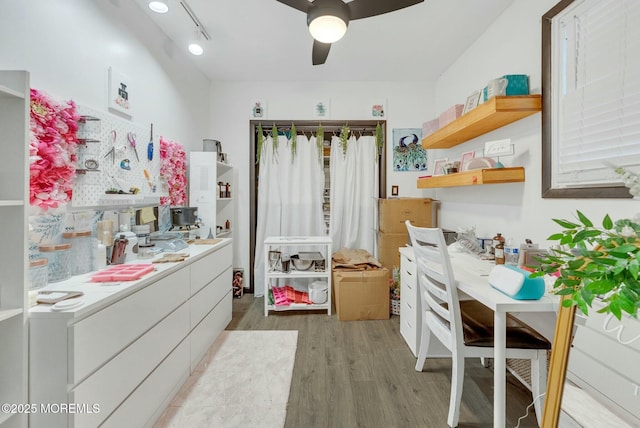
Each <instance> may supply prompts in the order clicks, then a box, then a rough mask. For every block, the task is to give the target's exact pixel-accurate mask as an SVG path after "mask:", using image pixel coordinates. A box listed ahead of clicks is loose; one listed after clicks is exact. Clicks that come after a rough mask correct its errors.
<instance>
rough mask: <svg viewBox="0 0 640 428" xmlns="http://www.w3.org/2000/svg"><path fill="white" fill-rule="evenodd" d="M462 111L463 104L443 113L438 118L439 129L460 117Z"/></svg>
mask: <svg viewBox="0 0 640 428" xmlns="http://www.w3.org/2000/svg"><path fill="white" fill-rule="evenodd" d="M463 109H464V104H456V105H454V106H451V107H449V108H448V109H446V110H445V111H443V112H442V113H441V114H440V117H439V118H438V124H439V126H440V128H442V127H443V126H446V125H448V124H450V123H451V122H453V121H454V120H456V119H457V118H459V117H460V116H462V110H463Z"/></svg>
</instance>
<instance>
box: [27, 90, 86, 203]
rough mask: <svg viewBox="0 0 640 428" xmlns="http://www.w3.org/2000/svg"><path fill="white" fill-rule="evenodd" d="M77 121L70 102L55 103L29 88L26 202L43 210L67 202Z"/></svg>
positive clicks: (71, 182)
mask: <svg viewBox="0 0 640 428" xmlns="http://www.w3.org/2000/svg"><path fill="white" fill-rule="evenodd" d="M79 119H80V116H79V115H78V113H77V112H76V105H75V103H74V102H73V101H57V100H55V99H53V98H51V97H50V96H49V95H47V94H45V93H44V92H41V91H38V90H36V89H31V102H30V128H31V136H30V142H29V164H30V165H29V170H30V180H29V181H30V186H29V202H30V204H31V205H32V206H37V207H40V208H42V209H43V210H44V211H46V210H48V209H49V208H57V207H58V206H60V205H64V204H66V203H68V202H69V201H71V196H72V187H73V178H74V177H75V175H76V167H75V162H76V148H77V144H78V138H77V131H78V120H79Z"/></svg>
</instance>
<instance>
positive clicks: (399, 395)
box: [227, 294, 537, 428]
mask: <svg viewBox="0 0 640 428" xmlns="http://www.w3.org/2000/svg"><path fill="white" fill-rule="evenodd" d="M263 304H264V302H263V299H262V298H254V296H253V295H252V294H247V295H245V296H243V297H242V298H241V299H234V301H233V319H232V321H231V324H230V325H229V326H228V327H227V330H297V331H298V332H299V333H298V348H297V351H296V360H295V365H294V368H293V380H292V382H291V391H290V394H289V404H288V408H287V420H286V425H285V427H287V428H299V427H305V428H306V427H336V428H351V427H366V428H378V427H380V428H389V427H407V428H409V427H411V428H418V427H419V428H431V427H446V426H447V411H448V406H449V392H450V380H451V362H450V360H449V359H433V360H427V363H426V364H425V368H424V370H423V372H422V373H418V372H416V371H415V370H414V366H415V362H416V359H415V357H414V356H413V354H411V351H410V350H409V348H408V346H407V345H406V343H405V342H404V340H403V339H402V337H401V336H400V325H399V317H398V316H392V317H391V318H390V319H389V320H381V321H339V320H338V318H337V317H336V315H335V314H334V315H333V316H331V317H329V316H327V314H326V312H307V311H300V312H280V313H275V314H274V313H273V312H271V313H270V315H269V316H268V317H265V316H264V313H263ZM237 361H238V363H239V364H241V363H242V356H238V359H237ZM466 364H467V368H466V377H465V382H464V391H463V394H462V405H461V408H460V424H459V425H458V426H459V427H460V428H465V427H467V428H469V427H475V428H479V427H487V428H489V427H491V426H492V421H493V413H492V408H493V405H492V400H493V398H492V397H493V393H492V389H493V371H492V370H491V369H487V368H484V367H482V366H481V364H480V361H479V360H475V359H467V361H466ZM277 369H278V368H277V367H271V366H270V365H269V361H265V362H264V370H277ZM531 399H532V398H531V394H530V393H529V391H528V390H527V389H526V388H525V387H524V386H522V385H521V384H520V383H519V381H518V380H516V379H515V378H514V377H513V376H511V375H509V376H508V378H507V426H508V427H515V426H516V424H517V421H518V418H519V417H520V416H523V415H524V414H525V412H526V410H525V409H526V407H527V405H529V403H530V402H531ZM520 427H521V428H524V427H537V424H536V419H535V416H534V415H533V409H531V410H530V412H529V416H528V417H527V418H525V419H523V420H522V422H521V423H520Z"/></svg>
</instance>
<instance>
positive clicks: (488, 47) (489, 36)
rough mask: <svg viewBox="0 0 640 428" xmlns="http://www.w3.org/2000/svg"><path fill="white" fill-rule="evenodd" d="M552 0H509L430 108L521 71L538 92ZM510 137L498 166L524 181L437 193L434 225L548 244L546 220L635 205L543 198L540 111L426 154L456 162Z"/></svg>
mask: <svg viewBox="0 0 640 428" xmlns="http://www.w3.org/2000/svg"><path fill="white" fill-rule="evenodd" d="M556 3H557V0H541V1H535V2H533V1H528V0H516V1H515V2H514V3H513V5H512V6H511V7H509V8H508V9H507V10H506V11H505V12H504V13H503V14H502V16H500V17H499V18H498V19H497V20H496V22H495V23H494V24H492V25H491V26H489V27H488V28H487V31H486V32H485V34H484V35H482V36H481V37H480V38H479V39H478V40H477V41H476V42H475V43H474V44H473V45H472V46H470V47H469V48H468V49H467V51H466V52H465V53H464V54H463V55H462V56H461V57H460V58H459V59H458V60H457V61H456V62H455V63H454V64H453V65H452V66H451V67H449V68H448V69H447V70H446V72H445V73H444V74H443V75H442V76H441V77H440V78H439V79H438V81H437V83H436V111H438V112H439V111H442V110H444V109H446V108H447V107H448V106H451V105H453V104H456V103H463V102H464V100H465V99H466V97H467V95H469V94H470V93H471V92H473V91H474V90H475V89H479V88H482V87H484V86H485V85H486V82H487V81H488V80H490V79H492V78H495V77H499V76H502V75H505V74H528V75H529V79H530V82H529V85H530V89H531V92H532V93H540V92H541V59H540V58H541V16H542V15H543V14H544V13H545V12H547V11H548V10H549V9H551V7H552V6H554V5H555V4H556ZM502 138H511V139H512V143H513V144H514V145H515V155H514V156H505V157H502V158H500V160H501V162H502V163H504V164H505V166H520V165H521V166H524V167H525V175H526V182H524V183H510V184H496V185H487V186H481V187H460V188H447V189H439V190H437V192H436V198H437V199H439V200H440V201H442V203H441V209H440V214H441V217H440V218H441V225H442V226H443V227H447V228H451V229H456V228H457V227H458V226H470V225H475V226H476V229H477V233H478V235H481V236H487V237H491V236H493V235H495V233H496V232H502V234H503V235H504V236H506V237H507V238H509V237H513V238H514V239H516V240H517V241H518V242H521V241H523V240H524V239H525V238H531V239H533V240H534V242H540V243H541V244H542V245H543V246H545V245H547V244H548V243H547V242H546V238H547V237H548V236H549V235H551V234H552V233H555V232H556V231H557V227H556V226H555V223H553V222H552V221H551V219H552V218H571V217H572V216H573V213H575V210H576V209H579V210H581V211H582V212H584V213H585V214H586V215H587V216H589V217H591V218H592V219H594V220H597V222H598V223H599V222H600V220H601V219H602V217H604V214H605V213H609V214H610V215H611V216H612V218H618V217H622V216H629V215H633V214H634V213H636V212H638V211H639V210H640V206H638V204H637V202H636V201H632V200H606V202H605V203H603V200H602V199H579V200H575V199H542V197H541V162H542V161H541V144H542V143H541V138H542V137H541V114H540V113H538V114H535V115H533V116H530V117H528V118H526V119H523V120H521V121H519V122H516V123H514V124H511V125H508V126H506V127H504V128H501V129H499V130H496V131H493V132H490V133H488V134H485V135H483V136H480V137H477V138H475V139H473V140H471V141H469V142H467V143H465V144H462V145H459V146H457V147H455V148H453V149H450V150H435V152H436V153H437V154H436V155H435V156H432V157H445V156H448V157H449V158H450V159H451V158H453V159H459V157H460V154H461V153H462V152H465V151H469V150H477V151H479V152H480V153H481V150H482V147H483V146H484V143H485V142H486V141H491V140H497V139H502Z"/></svg>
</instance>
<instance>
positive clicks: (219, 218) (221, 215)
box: [216, 162, 234, 238]
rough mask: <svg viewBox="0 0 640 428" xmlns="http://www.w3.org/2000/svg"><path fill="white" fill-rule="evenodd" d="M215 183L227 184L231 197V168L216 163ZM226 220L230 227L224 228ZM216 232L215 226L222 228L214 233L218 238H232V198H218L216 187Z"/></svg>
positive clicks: (225, 164) (221, 163)
mask: <svg viewBox="0 0 640 428" xmlns="http://www.w3.org/2000/svg"><path fill="white" fill-rule="evenodd" d="M216 180H217V181H216V183H221V182H222V183H225V184H226V183H229V187H230V189H231V190H230V192H231V195H233V189H234V186H233V166H231V165H229V164H227V163H223V162H216ZM227 220H229V223H230V225H231V227H229V228H228V229H227V228H226V223H227ZM216 222H217V223H216V230H217V226H222V231H218V232H217V233H216V237H218V238H223V237H224V238H231V237H232V236H233V226H234V224H233V223H234V221H233V198H232V197H231V196H228V197H227V196H222V197H221V196H220V188H219V187H218V198H217V199H216Z"/></svg>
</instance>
